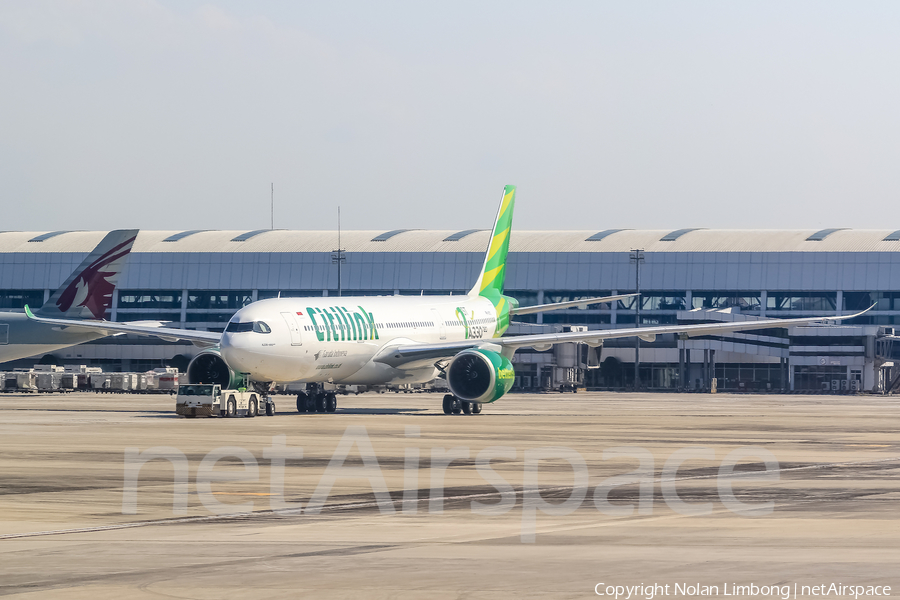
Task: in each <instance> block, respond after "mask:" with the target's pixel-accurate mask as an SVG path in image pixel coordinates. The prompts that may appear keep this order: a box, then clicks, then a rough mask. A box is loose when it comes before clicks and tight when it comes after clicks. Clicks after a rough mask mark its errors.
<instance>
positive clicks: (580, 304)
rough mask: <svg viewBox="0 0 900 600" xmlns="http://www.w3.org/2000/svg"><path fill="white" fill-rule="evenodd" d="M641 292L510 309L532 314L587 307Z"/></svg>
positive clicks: (514, 311) (513, 312)
mask: <svg viewBox="0 0 900 600" xmlns="http://www.w3.org/2000/svg"><path fill="white" fill-rule="evenodd" d="M634 296H640V294H619V295H618V296H604V297H602V298H584V299H583V300H571V301H569V302H557V303H555V304H538V305H536V306H520V307H519V308H512V309H510V311H509V314H511V315H530V314H534V313H540V312H547V311H551V310H559V309H561V308H572V307H576V306H577V307H579V308H587V307H588V306H589V305H591V304H603V303H604V302H615V301H616V300H622V299H623V298H633V297H634Z"/></svg>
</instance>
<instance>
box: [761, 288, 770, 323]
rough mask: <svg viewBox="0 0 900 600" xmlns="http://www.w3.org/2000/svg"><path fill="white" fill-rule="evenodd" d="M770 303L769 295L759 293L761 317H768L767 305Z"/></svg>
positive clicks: (763, 292) (764, 291)
mask: <svg viewBox="0 0 900 600" xmlns="http://www.w3.org/2000/svg"><path fill="white" fill-rule="evenodd" d="M768 301H769V293H768V292H767V291H766V290H763V291H761V292H760V293H759V316H760V317H765V316H766V303H767V302H768Z"/></svg>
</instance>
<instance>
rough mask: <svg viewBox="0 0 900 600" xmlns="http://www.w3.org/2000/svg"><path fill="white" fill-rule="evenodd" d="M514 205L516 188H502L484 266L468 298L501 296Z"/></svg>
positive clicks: (511, 186)
mask: <svg viewBox="0 0 900 600" xmlns="http://www.w3.org/2000/svg"><path fill="white" fill-rule="evenodd" d="M515 204H516V186H514V185H508V186H506V187H505V188H503V200H502V201H501V202H500V210H498V211H497V220H496V221H494V231H493V232H492V233H491V243H490V245H489V246H488V249H487V253H486V254H485V256H484V265H483V266H482V267H481V274H480V275H479V276H478V281H476V282H475V286H474V287H473V288H472V289H471V290H470V291H469V295H470V296H488V297H495V298H496V297H498V296H500V295H502V294H503V280H504V279H505V277H506V254H507V252H509V234H510V231H511V230H512V217H513V208H514V207H515Z"/></svg>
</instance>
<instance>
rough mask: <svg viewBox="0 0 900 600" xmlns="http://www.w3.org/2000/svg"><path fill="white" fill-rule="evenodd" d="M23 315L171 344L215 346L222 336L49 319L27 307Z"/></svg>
mask: <svg viewBox="0 0 900 600" xmlns="http://www.w3.org/2000/svg"><path fill="white" fill-rule="evenodd" d="M25 314H26V315H27V316H28V318H29V319H31V320H32V321H35V322H37V323H44V324H45V325H56V326H58V327H66V328H74V329H81V330H85V331H96V332H98V333H101V334H103V335H114V334H117V333H132V334H135V335H143V336H152V337H158V338H160V339H163V340H166V341H167V342H173V341H175V340H187V341H189V342H192V343H194V344H196V345H198V346H215V345H216V344H218V343H219V340H220V339H221V337H222V334H220V333H216V332H214V331H194V330H192V329H176V328H174V327H154V326H151V325H138V324H134V323H115V322H113V321H96V320H89V319H84V320H81V319H78V320H76V319H51V318H47V317H39V316H36V315H35V314H34V313H33V312H31V309H30V308H29V307H28V306H25Z"/></svg>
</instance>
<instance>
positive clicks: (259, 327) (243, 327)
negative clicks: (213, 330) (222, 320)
mask: <svg viewBox="0 0 900 600" xmlns="http://www.w3.org/2000/svg"><path fill="white" fill-rule="evenodd" d="M225 331H227V332H228V333H247V332H248V331H255V332H256V333H272V328H271V327H269V326H268V325H267V324H266V323H265V322H263V321H247V322H246V323H238V322H237V321H232V322H231V323H229V324H228V327H226V328H225Z"/></svg>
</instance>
